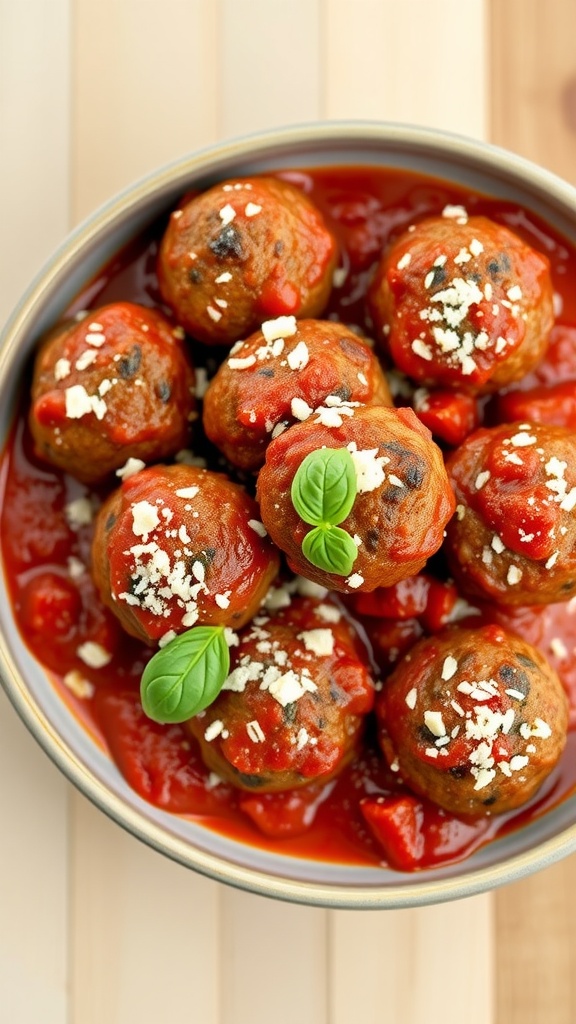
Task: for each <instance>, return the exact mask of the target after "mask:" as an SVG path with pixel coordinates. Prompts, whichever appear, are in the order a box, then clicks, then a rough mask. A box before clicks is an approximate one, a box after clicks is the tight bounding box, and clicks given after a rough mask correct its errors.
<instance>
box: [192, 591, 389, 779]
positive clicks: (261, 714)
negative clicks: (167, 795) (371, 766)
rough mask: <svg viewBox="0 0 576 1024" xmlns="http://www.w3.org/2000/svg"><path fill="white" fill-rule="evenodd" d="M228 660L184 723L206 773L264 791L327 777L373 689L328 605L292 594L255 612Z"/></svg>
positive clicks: (355, 734) (355, 735)
mask: <svg viewBox="0 0 576 1024" xmlns="http://www.w3.org/2000/svg"><path fill="white" fill-rule="evenodd" d="M231 655H232V671H231V674H230V675H229V677H228V679H227V680H226V682H225V683H224V689H223V690H222V692H221V693H220V695H219V696H218V697H217V699H216V701H215V702H214V703H213V704H211V705H210V707H209V708H207V710H206V711H204V712H203V713H202V714H200V715H197V716H196V717H195V718H193V719H191V720H190V721H189V723H188V726H189V728H190V730H191V731H192V733H193V734H194V735H195V736H196V738H197V739H198V740H199V741H200V746H201V749H202V756H203V758H204V760H205V762H206V764H207V765H208V767H209V768H211V769H212V770H213V771H215V772H217V773H218V775H220V776H221V778H223V779H225V780H227V781H229V782H231V783H232V784H233V785H235V786H238V787H240V788H241V789H257V790H258V792H260V793H262V792H274V791H278V790H284V789H292V788H294V787H296V786H302V785H305V784H306V783H309V782H312V781H313V780H315V779H319V778H320V779H326V778H328V777H330V776H331V775H334V774H335V773H336V772H337V771H339V770H340V769H341V768H342V767H343V766H344V765H345V764H346V763H347V762H348V761H349V760H350V758H351V757H352V755H353V754H354V751H355V749H356V746H357V741H358V739H359V737H360V733H361V730H362V725H363V716H364V715H366V714H367V713H368V712H369V711H370V710H371V708H372V706H373V702H374V689H373V683H372V680H371V677H370V670H369V667H368V664H367V658H366V656H365V654H364V655H362V654H360V653H359V645H358V641H357V639H356V637H355V635H354V633H353V631H352V628H351V626H350V625H349V624H348V623H347V622H346V620H345V619H344V618H343V617H342V615H341V613H340V612H339V610H338V608H337V607H336V606H335V605H334V604H332V603H331V602H328V601H326V602H319V601H314V600H308V599H303V598H296V599H295V600H293V602H292V604H291V605H290V607H288V608H284V609H282V610H280V611H278V612H276V613H275V614H274V615H273V616H270V617H268V616H266V615H264V616H259V617H258V619H257V621H256V622H255V623H254V624H253V625H251V626H248V627H246V629H245V630H244V631H243V632H242V633H241V634H240V643H239V646H238V647H233V648H232V650H231Z"/></svg>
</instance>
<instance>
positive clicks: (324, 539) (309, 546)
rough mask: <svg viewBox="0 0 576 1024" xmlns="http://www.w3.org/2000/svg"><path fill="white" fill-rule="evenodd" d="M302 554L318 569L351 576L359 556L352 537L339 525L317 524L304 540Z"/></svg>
mask: <svg viewBox="0 0 576 1024" xmlns="http://www.w3.org/2000/svg"><path fill="white" fill-rule="evenodd" d="M302 554H303V555H304V557H305V558H307V559H308V561H309V562H311V563H312V565H315V566H316V568H317V569H324V570H325V572H333V573H336V575H337V576H349V575H350V573H351V572H352V566H353V565H354V562H355V561H356V558H357V556H358V548H357V547H356V545H355V543H354V541H353V540H352V537H351V536H350V534H349V533H346V530H341V529H340V527H339V526H317V527H316V528H315V529H314V530H310V533H307V534H306V536H305V537H304V540H303V541H302Z"/></svg>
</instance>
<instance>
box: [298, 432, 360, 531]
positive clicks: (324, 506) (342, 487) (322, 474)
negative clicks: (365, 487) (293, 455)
mask: <svg viewBox="0 0 576 1024" xmlns="http://www.w3.org/2000/svg"><path fill="white" fill-rule="evenodd" d="M357 489H358V487H357V483H356V470H355V469H354V462H353V461H352V456H351V455H350V452H349V451H348V449H347V448H319V449H318V450H317V451H315V452H310V454H309V455H307V456H306V458H305V459H304V460H303V461H302V463H301V464H300V466H299V467H298V470H297V471H296V474H295V476H294V479H293V481H292V489H291V497H292V504H293V505H294V508H295V509H296V511H297V513H298V515H299V516H300V518H301V519H303V520H304V522H305V523H310V525H311V526H321V525H322V524H328V525H330V526H336V525H337V524H338V523H341V522H342V521H343V520H344V519H346V516H348V515H349V514H350V512H351V510H352V506H353V504H354V500H355V498H356V492H357Z"/></svg>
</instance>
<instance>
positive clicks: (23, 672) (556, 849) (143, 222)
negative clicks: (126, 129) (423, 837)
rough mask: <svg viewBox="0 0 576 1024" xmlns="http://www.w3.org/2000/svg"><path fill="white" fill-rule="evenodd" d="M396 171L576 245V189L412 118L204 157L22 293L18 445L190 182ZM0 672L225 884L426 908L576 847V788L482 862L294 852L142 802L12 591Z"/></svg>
mask: <svg viewBox="0 0 576 1024" xmlns="http://www.w3.org/2000/svg"><path fill="white" fill-rule="evenodd" d="M345 164H349V165H362V164H364V165H368V166H391V167H398V168H406V169H408V170H411V171H416V172H423V173H425V174H428V175H431V176H434V177H436V178H442V179H445V180H447V181H448V182H454V183H457V184H458V185H463V186H465V187H471V188H472V189H474V190H476V191H478V192H481V193H484V194H487V195H492V196H495V197H498V198H500V199H504V200H507V199H509V200H512V201H514V202H518V203H519V204H521V205H522V206H525V207H528V208H529V209H531V210H532V211H534V213H535V214H537V215H538V216H539V217H541V218H543V219H544V220H545V221H546V222H548V223H549V224H550V225H551V226H552V227H553V228H555V229H556V230H557V231H558V232H559V233H560V234H561V235H563V236H565V237H566V238H567V239H569V240H570V241H571V242H572V243H573V244H574V245H576V190H575V189H574V188H572V187H570V186H569V185H567V184H566V183H564V182H562V181H561V180H559V179H558V178H556V177H555V176H553V175H552V174H550V173H548V172H547V171H545V170H543V169H541V168H539V167H536V166H535V165H533V164H531V163H529V162H527V161H526V160H523V159H521V158H520V157H517V156H514V155H512V154H511V153H508V152H506V151H504V150H502V149H499V148H496V147H493V146H489V145H486V144H484V143H481V142H477V141H473V140H470V139H466V138H461V137H458V136H455V135H449V134H443V133H439V132H436V131H432V130H428V129H423V128H415V127H411V126H402V125H393V124H378V123H370V122H342V123H338V122H333V123H325V124H310V125H305V126H300V127H291V128H285V129H281V130H277V131H272V132H268V133H265V134H260V135H254V136H251V137H248V138H241V139H237V140H233V141H229V142H223V143H220V144H218V145H216V146H214V147H212V148H209V149H205V150H202V151H200V152H198V153H194V154H192V155H191V156H189V157H187V158H185V159H182V160H179V161H178V162H176V163H173V164H171V165H169V166H167V167H165V168H162V169H161V170H159V171H158V172H156V173H154V174H152V175H150V176H148V177H146V178H145V179H143V180H142V181H140V182H138V183H136V184H135V185H134V186H132V187H131V188H129V189H127V190H125V191H124V192H122V193H121V194H120V195H118V196H117V197H115V198H114V199H112V200H111V201H110V202H109V203H107V204H106V205H105V206H103V207H102V208H100V209H99V210H97V211H96V212H95V213H94V214H93V215H92V216H91V217H89V218H88V219H87V220H86V221H85V222H84V223H83V224H81V225H80V227H78V228H77V229H76V230H75V231H74V232H73V234H71V235H70V237H69V238H68V239H67V240H66V241H65V242H64V243H63V245H62V246H61V247H60V248H59V250H58V251H57V252H56V253H55V254H54V256H53V257H52V259H51V260H50V261H49V262H48V263H47V264H46V266H45V267H44V269H43V270H42V271H41V273H40V274H39V275H38V277H37V278H36V280H35V281H34V282H33V283H32V284H31V286H30V288H29V289H28V291H27V292H26V294H25V295H24V297H23V298H22V300H21V302H20V304H19V305H18V307H17V309H16V310H15V312H14V314H13V316H12V317H11V319H10V321H9V323H8V324H7V326H6V328H5V330H4V332H3V334H2V338H1V346H0V396H1V400H0V433H1V437H2V440H3V441H4V440H5V439H6V437H7V435H8V432H9V430H10V426H11V422H12V419H13V415H14V411H15V406H16V396H17V395H18V392H19V390H20V388H21V382H22V378H23V374H24V371H25V368H26V366H27V364H28V362H29V359H30V355H31V352H32V350H33V347H34V345H35V343H36V341H37V339H38V337H39V336H40V335H41V334H42V332H43V331H45V330H46V329H48V328H49V327H50V326H51V325H52V324H53V323H54V322H55V321H56V320H57V319H58V318H59V316H61V314H62V313H63V311H64V310H65V309H66V308H67V307H68V305H69V304H70V303H71V301H72V300H73V299H74V297H75V296H76V295H77V294H78V293H79V292H80V291H81V290H82V288H83V287H85V286H86V285H87V283H88V282H90V281H91V280H92V279H93V278H94V276H95V275H96V273H97V271H98V270H99V269H100V268H101V267H102V266H103V265H104V264H106V263H107V262H108V261H109V260H110V258H111V256H112V255H113V254H114V253H115V252H116V251H117V250H118V249H120V248H122V247H123V246H124V245H126V244H127V243H128V242H129V241H130V240H131V239H132V238H133V237H134V236H135V235H137V234H138V233H139V232H141V231H142V230H143V229H144V228H146V226H147V225H149V224H150V223H151V222H153V221H154V220H155V219H156V218H157V217H158V216H159V215H160V214H162V213H163V212H166V211H168V210H170V208H171V207H173V206H174V205H175V204H176V203H177V201H178V200H179V198H180V197H181V196H182V195H183V194H184V193H185V192H187V191H189V190H190V189H192V188H194V189H202V188H204V187H206V186H208V185H210V184H212V183H214V182H215V181H218V180H221V179H223V178H226V177H229V176H233V175H243V174H252V173H265V172H267V171H271V170H274V169H286V170H288V169H298V168H306V167H322V166H339V165H345ZM0 673H1V676H2V681H3V685H4V687H5V690H6V692H7V694H8V696H9V698H10V700H11V701H12V703H13V705H14V707H15V708H16V710H17V712H18V713H19V715H20V716H21V718H22V719H23V721H24V722H25V724H26V725H27V727H28V728H29V729H30V731H31V732H32V734H33V735H34V736H35V738H36V739H37V741H38V742H39V744H40V745H41V746H42V747H43V749H44V750H45V752H46V753H47V754H48V755H49V756H50V757H51V759H52V760H53V761H54V762H55V763H56V765H57V766H58V767H59V768H60V769H61V770H62V771H63V772H64V774H65V775H66V776H67V777H68V778H69V779H70V780H71V781H72V782H73V783H74V784H75V785H76V786H77V787H78V788H79V789H80V790H81V791H82V792H83V793H84V794H85V795H86V796H87V797H88V798H89V799H90V800H92V801H93V802H94V803H95V804H96V805H97V806H98V807H99V808H100V809H101V810H103V811H104V812H105V813H106V814H108V815H109V816H110V817H111V818H112V819H113V820H115V821H116V822H117V823H118V824H119V825H121V826H123V827H124V828H125V829H127V830H128V831H129V832H131V833H132V834H133V835H134V836H136V837H137V838H138V839H140V840H142V841H144V842H145V843H147V844H148V845H150V846H151V847H153V848H155V849H156V850H158V851H160V852H161V853H163V854H165V855H166V856H168V857H170V858H172V859H174V860H175V861H177V862H179V863H181V864H183V865H185V866H187V867H189V868H192V869H194V870H196V871H199V872H201V873H202V874H204V875H207V876H209V877H211V878H213V879H216V880H218V881H221V882H225V883H228V884H231V885H234V886H237V887H239V888H242V889H246V890H249V891H252V892H254V893H258V894H261V895H264V896H271V897H276V898H280V899H284V900H289V901H292V902H296V903H302V904H308V905H316V906H327V907H341V908H346V907H349V908H356V909H359V908H399V907H415V906H421V905H424V904H430V903H436V902H441V901H444V900H449V899H456V898H459V897H464V896H469V895H472V894H474V893H479V892H482V891H485V890H489V889H491V888H493V887H495V886H498V885H501V884H503V883H506V882H511V881H513V880H515V879H518V878H520V877H522V876H524V875H527V874H528V873H530V872H533V871H535V870H537V869H540V868H543V867H545V866H546V865H548V864H550V863H552V862H553V861H556V860H558V859H559V858H561V857H563V856H566V855H567V854H569V853H571V852H572V851H573V850H574V849H575V848H576V796H570V797H567V798H566V799H565V800H563V802H561V803H560V804H559V805H558V806H555V807H553V808H552V809H551V810H549V811H548V812H546V813H545V814H544V815H542V816H541V817H539V818H537V819H535V820H532V821H530V822H529V823H528V824H526V825H524V826H523V827H520V828H518V829H517V830H515V831H512V832H511V833H509V834H506V835H504V836H503V837H502V838H499V839H497V840H495V841H493V842H491V843H489V844H488V845H486V846H484V847H482V848H481V849H479V850H477V851H476V852H475V853H474V854H472V855H471V856H470V857H468V859H466V860H464V861H462V862H458V863H453V864H450V865H447V866H445V867H441V868H435V869H431V870H422V871H419V872H416V873H412V874H400V873H398V872H396V871H391V870H389V869H387V868H383V867H377V866H375V867H359V866H353V865H339V864H334V863H325V862H321V861H318V860H312V859H305V858H298V857H288V856H285V855H281V854H278V855H277V854H274V853H270V852H267V851H264V850H261V849H258V848H256V847H254V846H248V845H246V844H244V843H241V842H238V841H235V840H233V839H229V838H226V837H225V836H223V835H220V834H219V833H217V832H215V831H212V830H211V829H210V828H208V827H206V826H203V825H202V824H199V823H196V822H193V821H190V820H188V819H186V818H182V817H179V816H177V815H174V814H169V813H166V812H164V811H162V810H159V809H158V808H156V807H153V806H152V805H150V804H148V803H147V802H145V801H144V800H142V799H141V798H140V797H139V796H138V795H137V794H136V793H135V792H134V791H133V790H132V789H131V788H130V787H129V786H128V784H127V783H126V782H125V781H124V779H123V778H122V776H121V775H120V774H119V772H118V771H117V769H116V767H115V766H114V764H113V763H112V761H111V760H110V759H109V757H108V756H107V754H106V753H105V752H104V751H103V750H102V749H101V747H100V746H99V745H98V744H97V743H95V742H93V741H92V739H91V738H90V736H89V735H88V733H87V732H86V731H85V729H84V727H83V726H82V725H81V724H80V723H79V721H78V720H77V718H76V717H75V716H74V715H73V714H72V713H71V711H70V710H69V709H68V707H67V706H66V704H65V703H64V702H63V701H62V700H61V698H60V697H59V696H58V694H57V693H56V691H55V689H54V688H53V686H52V685H51V683H50V681H49V679H48V677H47V674H46V672H45V670H44V669H43V668H42V666H41V665H40V664H39V662H38V661H36V660H35V658H34V656H33V654H32V653H31V652H30V650H29V649H28V648H27V647H26V646H25V644H24V642H23V640H22V639H21V637H20V634H19V632H18V628H17V626H16V622H15V618H14V615H13V612H12V609H11V606H10V603H9V601H8V598H7V594H6V589H5V588H4V589H3V591H2V594H1V596H0Z"/></svg>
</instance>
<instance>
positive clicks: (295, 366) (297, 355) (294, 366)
mask: <svg viewBox="0 0 576 1024" xmlns="http://www.w3.org/2000/svg"><path fill="white" fill-rule="evenodd" d="M286 358H287V362H288V366H289V367H290V369H291V370H303V369H304V367H305V366H307V365H308V360H309V359H310V353H309V352H308V346H307V345H306V343H305V342H304V341H299V342H298V344H297V345H296V347H295V348H293V349H292V351H291V352H289V353H288V355H287V357H286Z"/></svg>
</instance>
